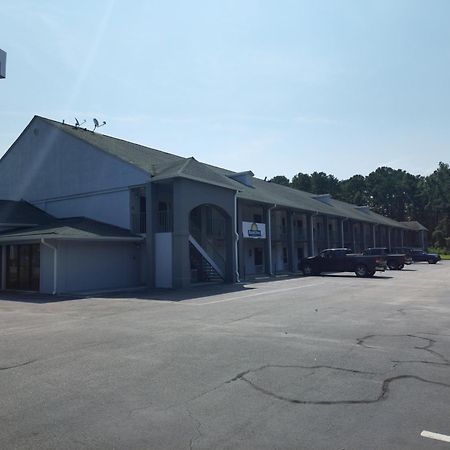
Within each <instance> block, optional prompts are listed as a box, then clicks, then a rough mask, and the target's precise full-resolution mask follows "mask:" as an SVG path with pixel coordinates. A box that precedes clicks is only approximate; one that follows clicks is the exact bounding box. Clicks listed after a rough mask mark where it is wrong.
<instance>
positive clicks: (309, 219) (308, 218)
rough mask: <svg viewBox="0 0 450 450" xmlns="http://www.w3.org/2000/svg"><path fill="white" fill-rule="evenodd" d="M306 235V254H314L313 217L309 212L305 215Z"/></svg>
mask: <svg viewBox="0 0 450 450" xmlns="http://www.w3.org/2000/svg"><path fill="white" fill-rule="evenodd" d="M306 227H307V230H306V236H307V239H308V253H309V255H308V256H314V219H313V216H312V215H311V214H308V215H307V216H306Z"/></svg>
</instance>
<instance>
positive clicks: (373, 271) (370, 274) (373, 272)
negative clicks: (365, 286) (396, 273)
mask: <svg viewBox="0 0 450 450" xmlns="http://www.w3.org/2000/svg"><path fill="white" fill-rule="evenodd" d="M375 272H376V270H371V271H370V272H369V273H368V274H367V276H369V277H373V276H374V275H375Z"/></svg>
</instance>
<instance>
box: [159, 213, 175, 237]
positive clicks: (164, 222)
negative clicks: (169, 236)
mask: <svg viewBox="0 0 450 450" xmlns="http://www.w3.org/2000/svg"><path fill="white" fill-rule="evenodd" d="M171 231H173V220H172V211H158V212H157V213H156V232H157V233H170V232H171Z"/></svg>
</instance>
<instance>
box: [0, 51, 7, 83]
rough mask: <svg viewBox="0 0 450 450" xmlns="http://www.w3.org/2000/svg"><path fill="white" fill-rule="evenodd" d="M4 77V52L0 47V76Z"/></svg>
mask: <svg viewBox="0 0 450 450" xmlns="http://www.w3.org/2000/svg"><path fill="white" fill-rule="evenodd" d="M5 77H6V52H4V51H3V50H1V49H0V78H5Z"/></svg>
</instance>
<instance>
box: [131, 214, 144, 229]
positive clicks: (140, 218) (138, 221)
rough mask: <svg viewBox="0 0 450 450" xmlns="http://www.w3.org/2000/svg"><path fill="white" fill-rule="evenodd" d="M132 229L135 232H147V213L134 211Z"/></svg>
mask: <svg viewBox="0 0 450 450" xmlns="http://www.w3.org/2000/svg"><path fill="white" fill-rule="evenodd" d="M131 231H133V233H146V232H147V217H146V215H145V213H134V214H132V215H131Z"/></svg>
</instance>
